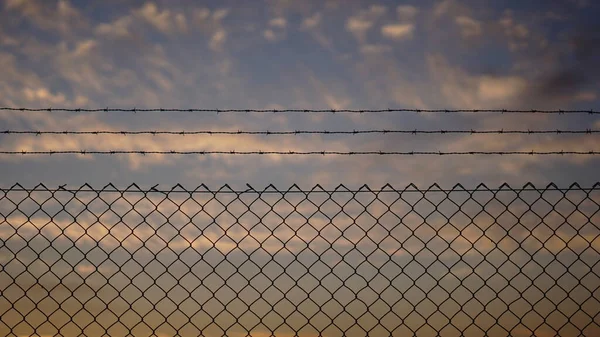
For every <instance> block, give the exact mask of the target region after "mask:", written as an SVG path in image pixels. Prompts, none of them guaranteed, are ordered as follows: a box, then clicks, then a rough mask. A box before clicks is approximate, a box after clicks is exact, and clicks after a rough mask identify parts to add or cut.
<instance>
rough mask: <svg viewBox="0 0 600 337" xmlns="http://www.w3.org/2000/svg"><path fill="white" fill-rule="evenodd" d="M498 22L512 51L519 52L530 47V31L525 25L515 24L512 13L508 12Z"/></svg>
mask: <svg viewBox="0 0 600 337" xmlns="http://www.w3.org/2000/svg"><path fill="white" fill-rule="evenodd" d="M498 22H499V24H500V26H501V27H502V29H503V30H504V34H505V36H506V37H507V39H508V46H509V48H510V50H511V51H518V50H520V49H525V48H527V47H528V46H529V40H528V38H529V36H530V32H529V29H528V28H527V27H526V26H525V25H523V24H521V23H517V22H515V20H514V19H513V16H512V12H511V11H506V12H505V13H504V16H503V17H502V18H501V19H500V20H499V21H498Z"/></svg>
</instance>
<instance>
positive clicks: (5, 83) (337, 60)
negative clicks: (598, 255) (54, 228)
mask: <svg viewBox="0 0 600 337" xmlns="http://www.w3.org/2000/svg"><path fill="white" fill-rule="evenodd" d="M2 4H3V6H2V7H3V8H2V12H1V14H0V17H1V22H2V26H1V27H0V43H1V45H0V48H1V49H0V64H1V66H2V69H3V75H2V77H1V78H0V87H1V88H2V90H1V95H0V103H1V105H3V106H11V107H44V108H45V107H55V108H58V107H69V108H77V107H90V108H94V107H119V108H133V107H137V108H144V107H145V108H159V107H163V108H189V107H195V108H222V109H225V108H241V109H244V108H256V109H264V108H300V109H304V108H307V109H311V108H313V109H322V108H325V109H328V108H331V109H340V108H350V109H361V108H365V109H368V108H374V109H377V108H382V109H387V108H442V109H446V108H449V109H451V108H466V109H469V108H507V109H510V108H523V109H532V108H536V109H542V108H548V109H590V108H593V107H594V106H596V105H597V103H598V84H597V82H596V81H595V79H596V78H597V76H596V75H597V67H596V65H595V64H594V62H593V61H594V60H595V59H597V57H598V55H599V52H598V47H597V46H598V43H597V42H598V38H599V37H598V33H597V31H598V29H595V27H596V28H597V24H594V23H593V18H594V17H595V16H596V15H597V13H598V8H597V7H598V5H596V4H594V3H592V2H591V1H581V0H579V1H575V0H564V1H553V2H540V1H538V2H535V1H534V2H528V3H527V4H523V3H521V2H519V1H504V2H502V3H501V4H500V3H497V2H488V3H486V4H485V5H483V6H482V4H481V2H475V1H454V0H447V1H421V2H415V1H412V2H411V1H407V2H403V3H402V4H398V2H396V1H387V2H386V1H381V2H377V3H376V2H369V3H367V2H364V1H343V2H342V1H335V0H332V1H325V2H322V1H301V2H300V1H264V2H259V3H252V4H249V3H248V4H239V3H234V2H231V3H230V2H227V1H224V2H223V1H219V2H203V3H202V4H199V3H192V2H186V1H168V2H167V1H157V2H143V1H127V2H121V1H113V2H110V3H108V2H106V1H58V2H57V1H22V0H6V1H3V2H2ZM542 4H543V5H542ZM598 123H599V120H598V118H597V117H595V116H593V115H577V116H574V115H564V116H556V115H550V116H543V115H522V116H521V115H519V116H515V115H483V116H482V115H455V114H449V115H432V114H421V115H414V114H413V115H411V114H365V115H348V114H346V115H339V114H338V115H331V114H324V115H307V114H248V115H231V114H230V115H226V114H223V115H219V116H216V115H215V114H214V113H213V114H211V113H207V114H203V113H138V114H132V113H117V112H114V113H104V112H101V113H57V112H52V113H48V112H41V113H33V112H32V113H22V112H7V111H2V112H1V113H0V128H1V129H3V130H6V129H12V130H15V129H19V130H101V129H102V130H177V131H180V130H186V131H193V130H253V131H258V130H262V131H264V130H302V129H304V130H325V129H327V130H353V129H383V128H388V129H392V128H394V129H415V128H416V129H471V128H473V129H499V128H504V129H528V128H529V129H557V128H561V129H587V128H590V129H593V128H597V127H598ZM596 138H597V136H595V135H560V136H557V135H541V136H539V135H537V136H536V135H512V136H506V135H474V136H472V135H459V136H456V135H346V136H339V135H337V136H334V135H326V136H321V135H312V136H311V135H303V136H235V135H234V136H185V137H181V136H64V135H57V136H47V135H44V136H31V135H1V136H0V144H1V145H0V147H1V148H2V149H3V150H9V151H10V150H17V151H20V150H60V149H62V150H80V149H84V150H111V149H124V150H167V151H168V150H181V151H185V150H226V151H227V150H237V151H251V150H282V151H289V150H297V151H301V150H304V151H312V150H316V151H319V150H339V151H353V150H357V151H358V150H366V151H379V150H383V151H386V150H390V151H391V150H398V151H410V150H424V151H428V150H431V151H453V150H454V151H469V150H474V151H477V150H479V151H485V150H496V151H518V150H523V151H531V150H539V151H552V150H558V151H560V150H565V151H568V150H578V151H591V150H598V149H597V147H595V142H596ZM0 160H1V161H2V169H1V170H2V183H3V185H4V186H6V185H9V184H12V183H15V182H21V183H24V184H27V185H32V184H35V183H39V182H44V183H47V184H50V185H52V184H54V185H58V184H69V185H79V184H82V183H84V182H88V183H92V184H94V185H95V186H99V185H104V184H106V183H108V182H114V183H116V184H120V185H123V184H127V185H128V184H130V183H132V182H136V183H138V184H140V185H142V186H154V185H155V184H157V183H159V184H161V185H162V186H166V187H170V186H172V185H174V184H175V183H182V184H184V185H186V186H198V185H200V184H201V183H206V184H208V185H209V186H211V187H212V186H214V187H218V186H221V185H222V184H224V183H229V184H231V185H232V186H234V187H235V186H240V187H245V183H247V182H248V183H251V184H252V185H253V186H255V187H259V188H260V187H264V186H266V185H268V184H269V183H273V184H275V185H276V186H278V187H279V186H282V188H286V187H288V186H290V185H291V184H292V183H294V182H295V183H298V184H300V186H302V187H307V188H308V187H312V186H313V185H314V184H316V183H321V184H324V185H328V186H333V185H337V184H339V183H344V184H347V185H349V186H359V185H362V184H364V183H367V184H370V185H373V186H376V187H381V186H382V185H383V184H385V183H388V182H389V183H392V184H394V185H397V186H402V187H403V186H405V185H407V184H408V183H410V182H414V183H417V184H419V186H429V185H430V184H431V183H433V182H440V183H442V184H443V185H445V186H451V185H454V184H455V183H464V184H467V185H473V184H475V183H479V182H486V183H490V184H492V185H499V184H500V183H501V182H510V183H512V184H514V185H521V186H522V183H524V182H526V181H533V182H537V183H539V184H542V185H545V184H547V183H548V182H550V181H555V182H558V183H561V182H562V183H571V182H573V181H578V182H580V183H582V184H583V183H588V185H589V183H592V182H595V180H597V176H594V174H593V167H594V166H595V165H597V164H598V161H597V160H596V159H594V157H592V156H583V157H581V156H579V157H575V156H562V157H536V156H526V157H488V156H483V157H383V156H381V157H379V156H369V157H356V156H354V157H339V156H338V157H322V156H305V157H296V156H250V157H248V156H235V157H234V156H210V157H209V156H205V157H198V156H187V157H176V156H146V157H142V156H139V155H131V156H126V155H120V156H112V157H108V156H90V155H87V156H85V157H84V156H73V155H71V156H53V157H47V156H46V157H33V156H32V157H29V156H28V157H24V156H2V158H0Z"/></svg>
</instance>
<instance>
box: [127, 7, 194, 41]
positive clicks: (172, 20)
mask: <svg viewBox="0 0 600 337" xmlns="http://www.w3.org/2000/svg"><path fill="white" fill-rule="evenodd" d="M134 14H135V15H136V16H138V17H140V18H142V19H143V20H145V21H146V22H147V23H149V24H150V25H151V26H153V27H154V28H155V29H156V30H158V31H160V32H161V33H163V34H171V33H174V32H186V31H187V19H186V18H185V16H184V15H183V14H182V13H173V12H172V11H171V10H168V9H165V10H162V11H160V10H159V9H158V7H157V6H156V4H155V3H153V2H147V3H145V4H144V5H143V6H142V7H141V8H139V9H137V10H135V11H134Z"/></svg>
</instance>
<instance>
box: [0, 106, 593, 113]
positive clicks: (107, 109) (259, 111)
mask: <svg viewBox="0 0 600 337" xmlns="http://www.w3.org/2000/svg"><path fill="white" fill-rule="evenodd" d="M0 110H4V111H29V112H43V111H47V112H52V111H56V112H133V113H137V112H214V113H217V114H218V113H250V112H252V113H333V114H335V113H358V114H361V113H385V112H414V113H502V114H504V113H523V114H530V113H536V114H590V115H595V114H600V111H597V110H593V109H590V110H561V109H559V110H538V109H530V110H514V109H195V108H190V109H174V108H148V109H144V108H129V109H125V108H108V107H107V108H51V107H50V108H15V107H0Z"/></svg>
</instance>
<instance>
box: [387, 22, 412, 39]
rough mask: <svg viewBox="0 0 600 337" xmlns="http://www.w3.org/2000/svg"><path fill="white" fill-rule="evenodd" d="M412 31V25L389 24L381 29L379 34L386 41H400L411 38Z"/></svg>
mask: <svg viewBox="0 0 600 337" xmlns="http://www.w3.org/2000/svg"><path fill="white" fill-rule="evenodd" d="M414 30H415V26H414V25H413V24H408V23H404V24H390V25H385V26H383V27H381V34H382V35H383V36H384V37H386V38H388V39H392V40H396V41H400V40H407V39H410V38H412V36H413V33H414Z"/></svg>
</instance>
